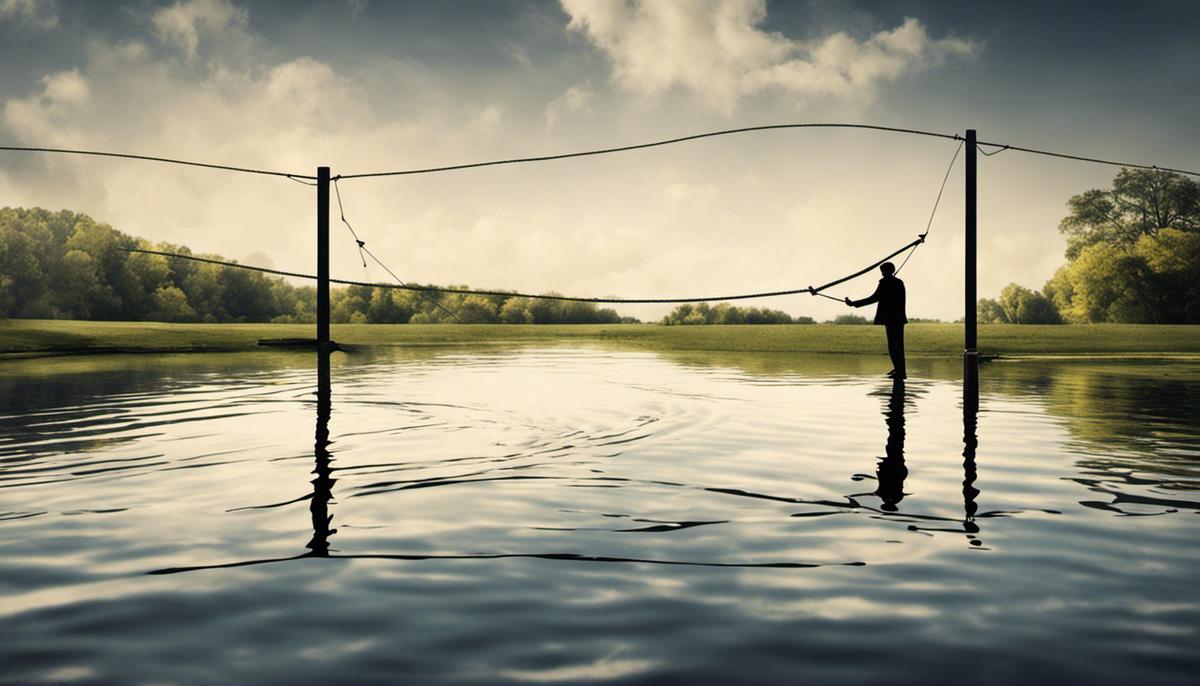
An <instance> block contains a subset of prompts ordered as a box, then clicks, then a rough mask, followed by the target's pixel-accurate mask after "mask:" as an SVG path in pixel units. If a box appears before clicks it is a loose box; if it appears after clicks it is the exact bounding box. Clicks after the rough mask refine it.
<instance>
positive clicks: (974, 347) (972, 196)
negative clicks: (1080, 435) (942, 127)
mask: <svg viewBox="0 0 1200 686" xmlns="http://www.w3.org/2000/svg"><path fill="white" fill-rule="evenodd" d="M966 146H967V165H966V166H967V188H966V202H965V205H966V210H967V212H966V218H965V219H966V225H965V228H966V240H964V241H963V243H964V245H965V246H966V255H965V256H964V257H965V258H966V265H965V267H966V268H965V269H964V270H963V271H964V274H965V276H966V283H965V284H964V288H963V290H964V292H965V298H964V299H965V301H966V302H965V305H966V311H965V312H963V339H964V340H963V422H964V424H963V435H964V440H966V439H967V437H968V436H969V437H970V438H969V440H967V447H968V450H969V452H970V455H969V456H968V455H967V453H966V452H964V453H963V456H964V457H967V458H968V463H969V464H970V465H971V466H972V467H973V466H974V463H975V459H974V458H975V448H974V446H975V443H974V440H975V415H976V413H977V412H978V410H979V349H978V341H977V340H976V317H977V315H976V304H975V299H976V291H975V274H976V272H975V233H976V231H975V229H976V221H975V220H976V202H977V200H978V197H977V194H976V176H975V160H976V157H975V151H976V148H975V129H967V140H966ZM966 487H967V485H966V484H965V483H964V489H965V488H966ZM965 492H966V491H965V490H964V493H965Z"/></svg>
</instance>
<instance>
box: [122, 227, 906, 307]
mask: <svg viewBox="0 0 1200 686" xmlns="http://www.w3.org/2000/svg"><path fill="white" fill-rule="evenodd" d="M924 241H925V239H924V238H922V237H920V236H918V237H917V238H916V240H913V241H911V242H909V243H906V244H905V245H903V246H902V247H900V248H899V249H897V250H895V251H893V252H891V253H889V254H888V255H887V256H885V257H883V258H882V259H880V260H878V261H876V262H873V263H871V264H870V265H868V266H866V267H863V268H862V269H860V270H858V271H856V272H854V273H853V274H849V275H847V276H843V277H841V278H840V279H834V280H833V281H830V282H829V283H826V284H823V285H821V286H817V287H813V286H809V287H807V288H793V289H788V290H781V291H763V292H760V293H741V294H737V295H710V296H704V297H684V298H617V297H605V298H592V297H579V296H570V295H555V294H550V293H521V292H518V291H492V290H475V289H470V288H451V287H442V286H422V285H418V284H410V283H404V282H403V281H400V279H399V278H398V277H396V275H395V274H394V273H392V272H391V270H390V269H388V268H387V266H386V265H384V264H383V262H380V261H379V260H378V258H376V257H375V256H374V255H373V254H371V252H370V251H369V250H367V249H366V248H365V247H364V248H363V249H364V250H366V252H367V254H368V255H370V256H371V258H372V259H374V260H376V262H379V266H381V267H383V268H384V269H385V270H387V271H388V273H391V274H392V277H393V278H396V280H397V283H394V284H392V283H379V282H369V281H353V280H350V279H333V278H331V279H329V282H330V283H337V284H342V285H344V286H367V287H371V288H393V289H401V290H407V291H417V292H424V293H457V294H460V295H494V296H500V297H504V298H529V299H531V300H561V301H567V302H589V303H613V304H626V305H645V304H654V303H699V302H712V301H718V300H749V299H752V298H774V297H778V296H784V295H802V294H805V293H807V294H809V295H820V296H823V297H827V298H829V297H830V296H827V295H825V294H823V293H821V291H823V290H825V289H827V288H831V287H833V286H836V285H838V284H840V283H844V282H846V281H849V280H851V279H853V278H855V277H858V276H862V275H863V274H866V273H867V272H869V271H871V270H872V269H875V268H876V267H878V266H879V265H881V264H883V263H884V262H887V261H888V260H890V259H892V258H893V257H895V256H896V255H899V254H900V253H902V252H904V251H905V250H908V249H909V248H911V247H913V246H914V245H918V244H920V243H922V242H924ZM119 249H120V250H122V251H124V252H131V253H142V254H145V255H161V256H162V257H171V258H175V259H181V260H190V261H192V262H204V263H207V264H215V265H220V266H223V267H230V268H233V269H245V270H248V271H255V272H261V273H264V274H274V275H275V276H290V277H293V278H297V279H308V280H310V281H315V280H316V279H317V277H316V276H314V275H312V274H304V273H301V272H289V271H284V270H281V269H268V268H267V267H254V266H251V265H248V264H238V263H237V262H228V261H225V260H216V259H212V258H208V257H198V256H196V255H184V254H181V253H172V252H164V251H161V250H143V249H141V248H119ZM832 299H833V300H837V298H832Z"/></svg>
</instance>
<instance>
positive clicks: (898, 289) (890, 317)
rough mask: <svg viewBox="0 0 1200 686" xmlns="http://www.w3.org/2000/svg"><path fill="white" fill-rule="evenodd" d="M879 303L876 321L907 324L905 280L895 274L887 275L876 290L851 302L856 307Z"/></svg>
mask: <svg viewBox="0 0 1200 686" xmlns="http://www.w3.org/2000/svg"><path fill="white" fill-rule="evenodd" d="M874 302H877V303H879V307H877V308H875V323H876V324H883V325H885V326H886V325H894V324H907V323H908V317H907V316H905V314H904V282H903V281H901V280H900V279H897V278H896V277H894V276H885V277H883V278H882V279H880V280H879V286H878V287H876V288H875V292H874V293H872V294H871V295H869V296H867V297H865V298H863V299H862V300H853V301H851V302H850V304H851V305H853V306H855V307H862V306H863V305H870V304H871V303H874Z"/></svg>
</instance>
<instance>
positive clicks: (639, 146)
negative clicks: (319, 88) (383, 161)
mask: <svg viewBox="0 0 1200 686" xmlns="http://www.w3.org/2000/svg"><path fill="white" fill-rule="evenodd" d="M817 128H826V129H868V130H871V131H886V132H888V133H905V134H911V135H914V136H930V137H933V138H947V139H950V140H960V139H961V138H962V137H961V136H959V135H957V134H948V133H937V132H934V131H922V130H920V129H905V128H900V127H895V126H876V125H874V124H837V123H819V124H766V125H763V126H744V127H742V128H737V129H724V130H721V131H708V132H705V133H697V134H692V135H690V136H680V137H678V138H668V139H666V140H661V141H653V142H651V143H635V144H633V145H622V146H618V147H613V148H600V149H597V150H583V151H580V152H567V153H560V154H557V155H539V156H536V157H516V158H512V159H506V160H491V161H488V162H469V163H466V164H453V165H449V166H444V167H426V168H423V169H403V170H399V171H382V172H370V173H366V174H342V175H341V176H340V177H339V178H343V179H366V178H373V177H378V176H409V175H412V174H432V173H434V172H444V171H455V170H459V169H475V168H478V167H495V166H499V165H504V164H521V163H525V162H548V161H550V160H565V159H570V158H573V157H591V156H593V155H608V154H611V153H617V152H628V151H630V150H644V149H646V148H657V147H660V146H664V145H674V144H676V143H686V142H688V141H695V140H700V139H702V138H716V137H717V136H731V135H734V134H740V133H751V132H754V131H777V130H780V129H817Z"/></svg>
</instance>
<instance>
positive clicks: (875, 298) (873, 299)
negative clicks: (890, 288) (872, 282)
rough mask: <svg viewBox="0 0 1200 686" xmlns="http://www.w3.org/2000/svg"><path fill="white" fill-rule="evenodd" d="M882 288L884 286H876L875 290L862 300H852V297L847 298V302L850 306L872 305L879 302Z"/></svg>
mask: <svg viewBox="0 0 1200 686" xmlns="http://www.w3.org/2000/svg"><path fill="white" fill-rule="evenodd" d="M882 288H883V287H882V286H876V287H875V292H874V293H872V294H870V295H868V296H867V297H865V298H863V299H862V300H851V299H850V298H846V304H847V305H849V306H850V307H862V306H863V305H870V304H871V303H874V302H879V291H880V290H882Z"/></svg>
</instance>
